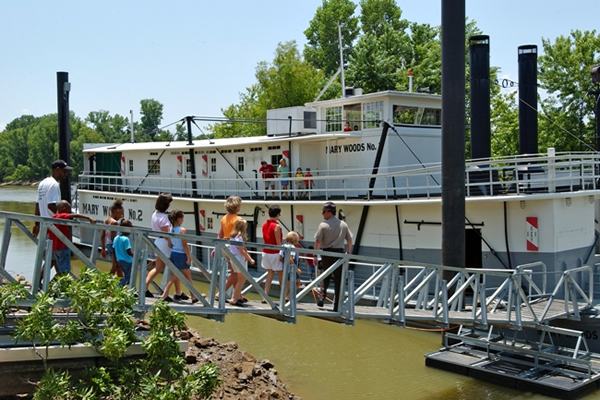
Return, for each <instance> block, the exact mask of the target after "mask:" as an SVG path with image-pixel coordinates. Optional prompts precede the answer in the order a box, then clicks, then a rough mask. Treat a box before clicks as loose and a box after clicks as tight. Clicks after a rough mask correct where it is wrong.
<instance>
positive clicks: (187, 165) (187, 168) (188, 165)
mask: <svg viewBox="0 0 600 400" xmlns="http://www.w3.org/2000/svg"><path fill="white" fill-rule="evenodd" d="M185 172H192V164H191V162H190V159H189V158H186V160H185Z"/></svg>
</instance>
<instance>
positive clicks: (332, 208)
mask: <svg viewBox="0 0 600 400" xmlns="http://www.w3.org/2000/svg"><path fill="white" fill-rule="evenodd" d="M323 210H327V211H331V212H332V213H334V214H335V203H334V202H332V201H328V202H327V203H325V204H324V205H323Z"/></svg>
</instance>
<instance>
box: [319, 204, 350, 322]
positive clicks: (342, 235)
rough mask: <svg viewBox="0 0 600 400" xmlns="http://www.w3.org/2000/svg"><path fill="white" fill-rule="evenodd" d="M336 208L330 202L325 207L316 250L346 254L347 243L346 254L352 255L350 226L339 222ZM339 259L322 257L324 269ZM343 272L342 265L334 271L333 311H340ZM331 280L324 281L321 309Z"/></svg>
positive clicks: (329, 277) (327, 278) (320, 301)
mask: <svg viewBox="0 0 600 400" xmlns="http://www.w3.org/2000/svg"><path fill="white" fill-rule="evenodd" d="M335 213H336V206H335V203H333V202H331V201H328V202H327V203H325V204H324V205H323V213H322V214H323V218H324V219H325V220H324V221H323V222H321V223H320V224H319V227H318V228H317V233H315V250H324V251H330V252H334V253H344V241H345V242H346V254H350V252H351V250H352V232H350V229H349V228H348V225H346V223H345V222H344V221H341V220H339V219H338V218H337V217H336V216H335ZM337 260H339V257H332V256H326V255H323V256H321V262H322V265H323V269H324V270H325V271H327V269H328V268H329V267H331V266H332V265H333V264H334V263H335V262H336V261H337ZM313 261H314V263H315V264H316V263H317V261H318V260H317V257H314V260H313ZM342 272H343V268H342V266H341V265H340V266H339V267H338V268H336V269H335V271H333V285H334V293H335V298H334V300H333V311H337V310H338V304H339V302H340V295H341V292H340V289H341V285H342ZM330 280H331V275H328V276H327V277H326V278H325V279H324V280H323V290H322V292H321V293H320V296H319V300H318V302H317V305H318V306H319V307H323V299H324V298H325V296H326V294H327V288H328V287H329V282H330Z"/></svg>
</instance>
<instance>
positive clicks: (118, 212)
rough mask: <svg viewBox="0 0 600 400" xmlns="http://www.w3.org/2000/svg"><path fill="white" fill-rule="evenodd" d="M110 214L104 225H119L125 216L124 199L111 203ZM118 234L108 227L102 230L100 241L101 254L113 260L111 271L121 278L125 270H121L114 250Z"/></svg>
mask: <svg viewBox="0 0 600 400" xmlns="http://www.w3.org/2000/svg"><path fill="white" fill-rule="evenodd" d="M109 211H110V215H109V216H108V217H106V219H105V220H104V225H119V220H120V219H121V218H123V213H124V210H123V200H121V199H116V200H115V201H113V203H112V204H111V206H110V208H109ZM116 235H117V232H116V231H111V230H108V229H103V230H102V235H101V236H100V243H101V246H102V251H101V252H100V254H101V255H102V258H104V259H106V256H107V255H108V257H109V258H110V260H111V262H112V267H111V269H110V273H111V274H113V275H117V276H118V277H119V278H122V277H123V271H121V267H119V263H118V262H117V258H116V257H115V252H114V250H113V239H114V238H115V236H116Z"/></svg>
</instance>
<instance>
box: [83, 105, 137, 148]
mask: <svg viewBox="0 0 600 400" xmlns="http://www.w3.org/2000/svg"><path fill="white" fill-rule="evenodd" d="M85 122H86V123H87V124H88V125H89V126H90V127H91V128H92V129H94V130H95V131H96V132H98V133H99V134H101V135H102V137H103V138H104V139H103V141H102V143H123V142H127V141H129V137H130V136H129V135H130V127H129V121H128V119H127V118H125V117H123V116H121V115H119V114H115V115H114V116H111V115H110V113H109V112H108V111H106V110H100V111H91V112H90V113H89V114H88V116H87V117H86V119H85Z"/></svg>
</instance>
